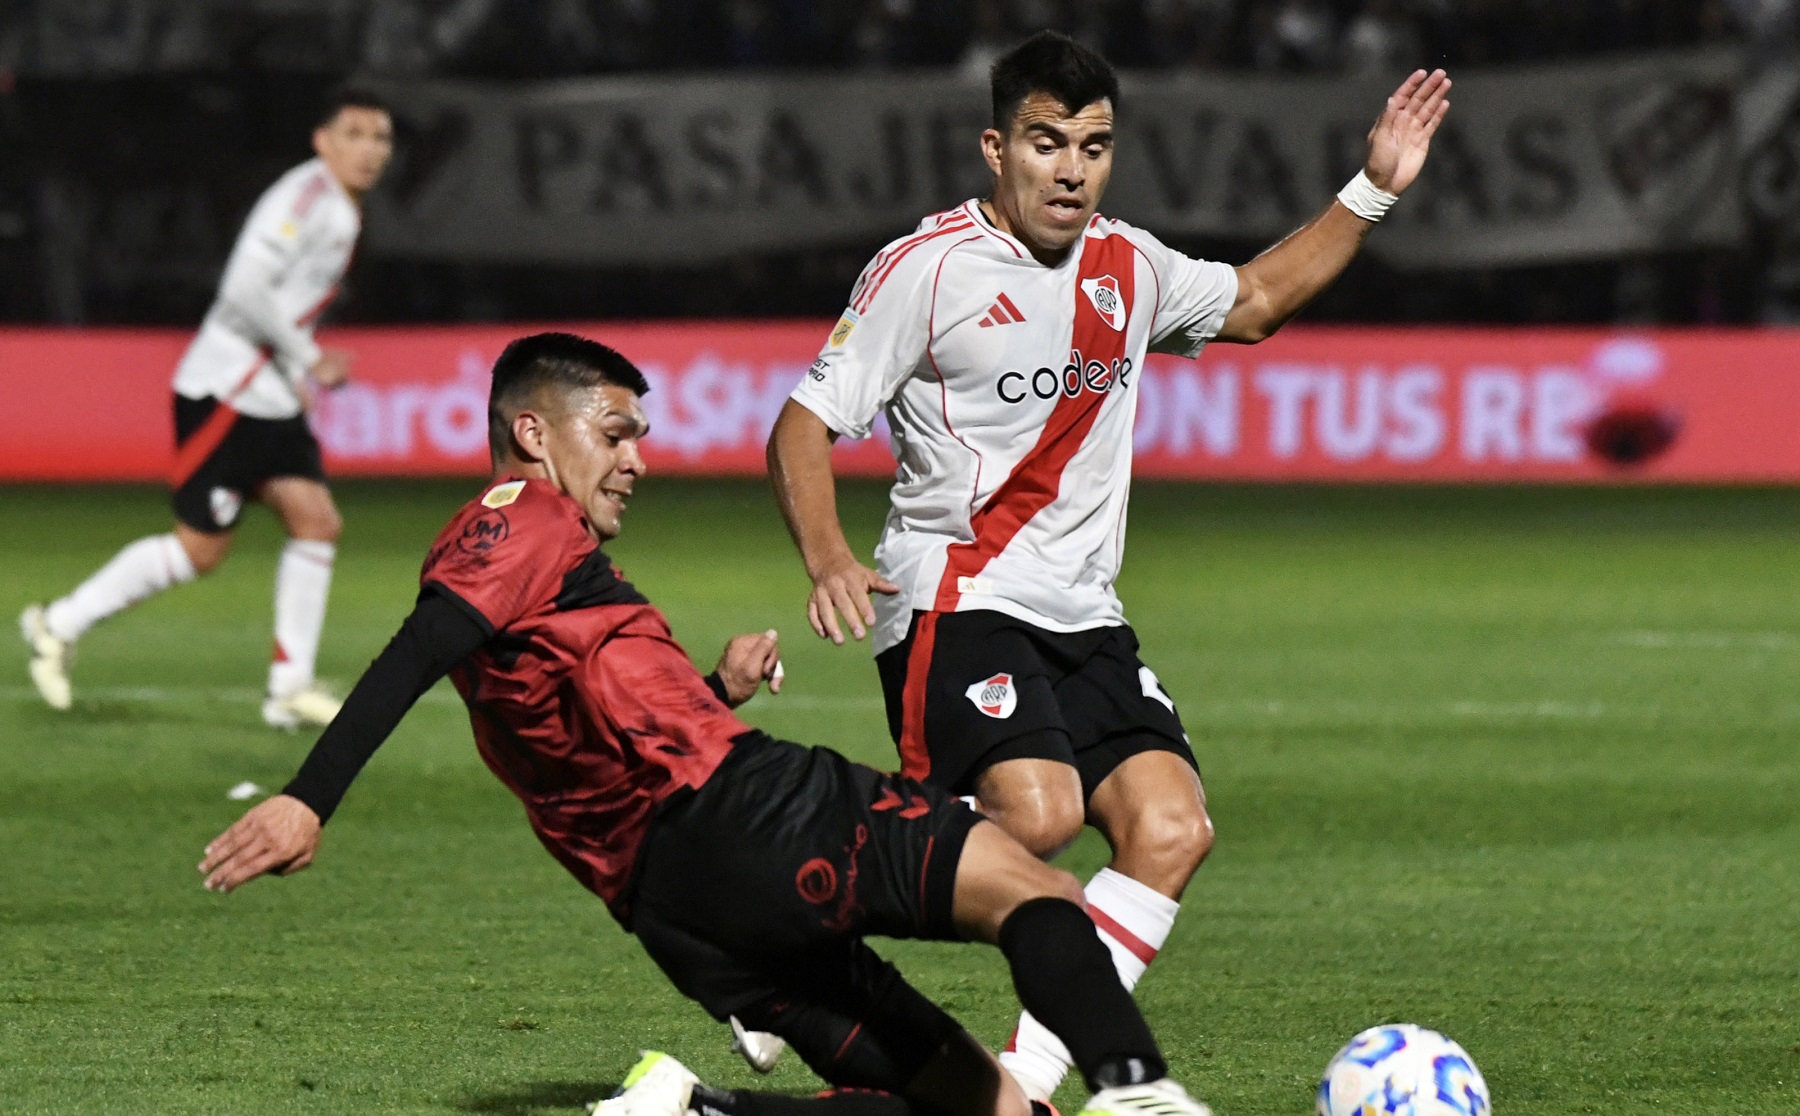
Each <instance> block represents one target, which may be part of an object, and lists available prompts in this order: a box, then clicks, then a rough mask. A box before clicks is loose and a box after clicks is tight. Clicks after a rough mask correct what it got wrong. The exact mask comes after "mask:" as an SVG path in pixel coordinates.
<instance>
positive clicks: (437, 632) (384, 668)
mask: <svg viewBox="0 0 1800 1116" xmlns="http://www.w3.org/2000/svg"><path fill="white" fill-rule="evenodd" d="M479 615H480V614H479V613H476V612H474V611H473V610H472V609H470V608H468V607H467V606H466V605H464V604H463V602H462V600H461V599H460V598H458V597H456V596H455V595H454V594H452V593H450V592H449V591H448V590H446V589H441V588H437V587H432V588H428V589H427V590H426V591H425V593H424V594H423V595H421V596H420V598H419V603H418V605H417V606H416V607H414V609H413V610H412V614H411V615H410V616H408V617H407V618H406V622H405V623H403V624H401V625H400V630H399V631H398V632H396V633H395V634H394V638H393V639H391V640H389V641H388V645H387V648H386V649H385V650H383V651H382V652H381V654H380V655H378V656H377V657H376V659H375V661H374V662H373V663H371V664H369V669H368V670H366V671H364V672H363V676H362V678H361V680H359V681H358V682H357V683H356V688H355V689H354V690H351V691H350V696H349V697H348V698H346V699H344V708H343V709H342V710H340V711H339V713H338V715H337V717H336V718H334V719H333V720H332V722H331V724H330V725H329V726H327V727H326V729H325V732H324V733H323V734H322V735H321V736H320V737H319V741H318V743H316V744H314V745H313V749H312V752H311V753H310V754H308V755H307V757H306V762H305V763H303V764H301V765H300V771H299V773H298V774H297V775H295V776H294V779H293V781H292V782H290V783H289V784H288V785H287V786H286V787H284V788H283V789H282V792H281V793H283V794H287V795H292V796H293V797H295V798H298V799H299V800H300V801H302V802H304V803H306V804H307V805H308V806H309V807H311V808H312V811H313V813H315V814H317V815H319V820H320V821H321V822H324V821H327V820H329V819H330V818H331V814H332V812H333V811H334V810H336V809H337V806H338V802H339V801H340V800H342V799H343V797H344V792H345V791H347V790H349V789H350V783H351V782H352V781H353V780H354V779H355V778H356V776H357V773H358V772H360V771H361V770H362V769H363V764H365V763H368V762H369V757H370V756H372V755H374V754H375V749H377V748H379V747H381V742H382V741H384V740H386V739H387V738H388V734H389V733H391V732H393V731H394V726H395V725H398V724H399V723H400V718H402V717H404V716H406V711H407V710H409V709H411V708H412V706H413V702H415V701H418V700H419V695H421V694H423V693H424V692H425V691H426V690H429V689H431V687H433V686H434V685H436V684H437V681H438V679H440V678H442V677H443V676H444V675H446V674H448V673H449V672H450V668H451V667H453V666H455V665H456V664H457V663H460V662H462V661H463V660H464V659H466V658H468V657H469V656H470V655H472V654H474V653H475V652H476V651H477V650H478V649H480V647H481V645H482V644H484V643H486V642H487V641H488V639H489V638H490V637H491V636H492V635H493V632H492V631H491V630H490V629H489V628H488V626H487V625H486V624H485V623H484V622H482V621H481V620H480V619H478V617H479Z"/></svg>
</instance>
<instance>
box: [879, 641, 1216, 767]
mask: <svg viewBox="0 0 1800 1116" xmlns="http://www.w3.org/2000/svg"><path fill="white" fill-rule="evenodd" d="M875 663H876V666H877V667H878V668H879V670H880V672H881V692H882V696H883V697H884V698H885V699H886V701H887V715H888V731H889V732H890V733H892V734H893V737H894V742H895V743H896V744H898V745H899V747H900V759H901V765H902V766H901V770H902V772H903V773H904V774H906V775H909V776H911V777H912V778H915V779H919V780H920V781H922V782H925V783H927V784H929V785H931V786H935V787H942V788H943V789H944V790H946V791H948V792H949V793H951V794H959V795H960V794H973V793H975V783H976V780H977V779H978V778H980V776H981V773H982V772H984V771H986V770H987V769H988V768H990V767H992V766H994V765H995V764H997V763H1000V762H1002V761H1004V760H1011V759H1051V760H1059V761H1061V762H1063V763H1067V764H1071V765H1073V766H1074V767H1075V768H1076V770H1078V771H1079V772H1080V773H1081V788H1082V793H1083V795H1084V796H1092V795H1093V793H1094V790H1095V789H1096V788H1097V787H1099V785H1100V784H1101V782H1103V781H1104V780H1105V779H1106V777H1107V776H1108V775H1110V774H1112V772H1113V770H1114V769H1115V768H1117V767H1118V766H1119V764H1121V763H1123V762H1124V761H1125V760H1126V759H1128V758H1129V757H1131V756H1133V755H1136V754H1137V753H1139V752H1150V751H1163V752H1174V753H1175V754H1176V755H1178V756H1180V757H1182V758H1183V759H1185V760H1187V762H1188V763H1189V764H1190V765H1193V764H1194V752H1193V749H1192V748H1191V747H1189V745H1188V739H1187V733H1186V732H1185V731H1184V730H1183V729H1182V727H1181V716H1180V714H1178V713H1176V711H1175V702H1174V700H1173V699H1172V698H1170V697H1169V694H1168V692H1167V691H1166V690H1164V689H1163V687H1162V683H1161V682H1159V681H1158V680H1157V678H1156V675H1155V674H1154V673H1153V672H1152V671H1151V670H1150V668H1149V667H1147V666H1145V665H1144V663H1143V660H1141V659H1139V658H1138V641H1137V635H1136V633H1134V632H1133V631H1132V630H1131V629H1130V628H1129V627H1126V626H1119V627H1107V628H1089V629H1087V630H1086V631H1080V632H1052V631H1048V630H1046V629H1044V628H1040V627H1038V626H1036V625H1035V624H1028V623H1026V622H1025V621H1023V620H1016V619H1014V618H1013V617H1011V616H1008V615H1006V614H1005V613H1003V612H995V611H992V610H991V609H972V610H970V611H966V612H915V613H914V614H913V622H912V626H911V627H910V628H909V629H908V630H907V633H906V639H905V640H903V641H901V642H900V643H899V644H897V645H895V646H893V647H890V648H888V649H887V650H886V651H883V652H882V653H881V654H879V655H877V656H876V657H875ZM1195 769H1196V770H1198V767H1197V766H1196V768H1195Z"/></svg>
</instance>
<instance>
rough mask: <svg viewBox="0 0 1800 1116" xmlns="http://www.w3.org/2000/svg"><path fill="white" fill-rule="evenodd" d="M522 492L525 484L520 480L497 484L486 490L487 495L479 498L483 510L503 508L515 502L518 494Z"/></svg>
mask: <svg viewBox="0 0 1800 1116" xmlns="http://www.w3.org/2000/svg"><path fill="white" fill-rule="evenodd" d="M523 491H525V482H524V481H522V480H518V481H508V482H506V483H505V484H497V485H495V486H494V487H492V488H490V489H488V493H487V495H486V496H483V497H482V498H481V506H482V507H484V508H504V507H505V506H506V505H508V504H510V503H512V502H513V501H514V500H517V499H518V498H519V493H521V492H523Z"/></svg>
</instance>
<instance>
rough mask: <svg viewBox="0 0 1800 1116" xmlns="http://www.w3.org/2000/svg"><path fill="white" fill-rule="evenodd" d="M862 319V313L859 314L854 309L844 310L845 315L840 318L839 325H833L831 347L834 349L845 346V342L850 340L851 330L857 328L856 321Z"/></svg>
mask: <svg viewBox="0 0 1800 1116" xmlns="http://www.w3.org/2000/svg"><path fill="white" fill-rule="evenodd" d="M860 321H862V315H861V314H858V313H857V312H856V311H854V310H846V311H844V316H843V317H841V318H839V319H838V323H837V325H835V326H833V327H832V329H831V338H830V341H831V347H832V348H834V349H841V348H843V347H844V342H846V341H848V340H850V331H851V330H853V329H855V328H856V323H857V322H860Z"/></svg>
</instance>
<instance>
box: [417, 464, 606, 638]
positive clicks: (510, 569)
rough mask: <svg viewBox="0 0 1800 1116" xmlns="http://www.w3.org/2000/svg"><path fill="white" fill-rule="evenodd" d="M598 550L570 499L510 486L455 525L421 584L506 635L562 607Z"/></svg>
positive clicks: (435, 550) (491, 493)
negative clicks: (576, 571) (566, 579)
mask: <svg viewBox="0 0 1800 1116" xmlns="http://www.w3.org/2000/svg"><path fill="white" fill-rule="evenodd" d="M596 545H597V544H595V543H594V541H593V539H592V538H591V537H590V536H589V535H588V533H587V531H586V529H585V528H583V527H582V525H581V517H580V515H579V513H578V512H577V511H575V510H574V508H573V507H572V506H568V501H567V499H566V498H565V497H563V496H561V495H560V494H558V493H556V492H555V491H554V490H549V489H548V488H547V486H545V487H540V485H539V484H531V483H528V482H525V481H509V482H507V483H505V484H499V485H495V486H494V487H492V488H490V489H489V490H488V491H487V492H486V493H485V494H484V495H483V496H482V498H481V499H480V500H478V501H476V502H474V503H472V504H470V505H469V506H468V507H466V508H464V509H463V510H462V512H460V513H459V514H458V515H457V517H456V518H455V519H453V520H451V522H450V526H449V527H447V528H445V529H444V533H443V534H442V535H439V536H438V540H437V544H436V545H435V546H433V547H432V549H431V554H430V555H429V556H427V557H426V559H425V565H424V568H423V569H421V570H420V571H419V583H420V585H421V587H422V588H423V589H424V590H426V591H430V590H432V589H437V590H440V591H443V592H446V593H448V594H449V595H450V596H451V597H453V598H454V599H455V600H456V601H457V602H458V603H460V604H461V605H462V606H463V608H464V609H465V610H466V611H469V612H471V613H472V614H473V615H474V617H475V618H476V619H477V620H479V621H480V622H481V623H482V624H483V625H484V626H485V627H486V628H487V629H488V630H489V631H490V632H492V631H499V630H500V629H502V628H505V627H506V626H508V625H509V624H512V623H513V622H514V621H517V620H519V619H521V618H523V617H525V616H529V615H531V614H532V613H534V612H536V611H538V610H539V609H542V608H544V607H547V606H549V605H550V604H551V603H552V602H553V601H555V599H556V595H557V593H558V592H560V591H561V589H562V584H563V576H564V574H565V573H567V572H568V571H569V570H570V569H573V568H574V567H576V566H577V565H579V564H580V561H581V559H582V558H584V557H586V555H587V553H588V552H590V551H592V550H594V549H595V547H596Z"/></svg>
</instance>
